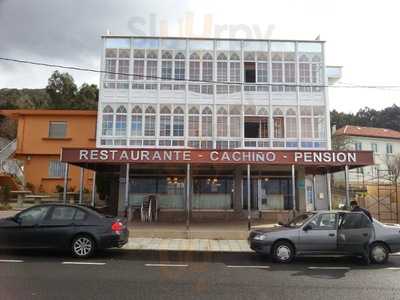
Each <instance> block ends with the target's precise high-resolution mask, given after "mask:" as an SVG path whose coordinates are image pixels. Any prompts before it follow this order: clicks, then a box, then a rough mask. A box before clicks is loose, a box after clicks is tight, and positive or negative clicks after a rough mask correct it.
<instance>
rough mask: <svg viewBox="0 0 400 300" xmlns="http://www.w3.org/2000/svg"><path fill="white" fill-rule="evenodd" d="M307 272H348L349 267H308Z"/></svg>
mask: <svg viewBox="0 0 400 300" xmlns="http://www.w3.org/2000/svg"><path fill="white" fill-rule="evenodd" d="M308 269H309V270H350V267H308Z"/></svg>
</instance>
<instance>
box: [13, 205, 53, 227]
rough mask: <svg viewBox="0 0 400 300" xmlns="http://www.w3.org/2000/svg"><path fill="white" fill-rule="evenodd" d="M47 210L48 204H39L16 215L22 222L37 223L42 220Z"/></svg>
mask: <svg viewBox="0 0 400 300" xmlns="http://www.w3.org/2000/svg"><path fill="white" fill-rule="evenodd" d="M48 211H49V207H48V206H39V207H34V208H31V209H29V210H27V211H24V212H22V213H20V214H18V215H17V219H18V220H19V222H20V223H23V224H27V223H29V224H37V223H38V222H40V221H42V220H43V219H44V218H45V217H46V215H47V213H48Z"/></svg>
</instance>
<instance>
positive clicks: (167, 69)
mask: <svg viewBox="0 0 400 300" xmlns="http://www.w3.org/2000/svg"><path fill="white" fill-rule="evenodd" d="M161 57H162V62H161V77H162V78H165V79H172V54H171V52H170V51H165V50H164V51H163V52H162V55H161Z"/></svg>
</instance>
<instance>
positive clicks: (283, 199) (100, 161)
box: [61, 148, 373, 227]
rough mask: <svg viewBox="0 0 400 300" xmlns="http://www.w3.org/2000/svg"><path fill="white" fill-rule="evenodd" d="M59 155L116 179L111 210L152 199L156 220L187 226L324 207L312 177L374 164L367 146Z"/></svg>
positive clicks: (123, 210) (127, 211)
mask: <svg viewBox="0 0 400 300" xmlns="http://www.w3.org/2000/svg"><path fill="white" fill-rule="evenodd" d="M61 160H62V161H63V162H66V163H69V164H74V165H79V166H81V167H83V168H89V169H92V170H95V171H96V172H98V173H103V174H105V173H106V174H110V181H111V180H113V179H112V178H115V179H114V183H113V184H112V183H111V182H110V185H111V186H114V187H116V188H114V190H113V191H114V192H113V194H112V195H110V198H111V202H112V203H113V204H114V206H115V213H116V214H119V215H127V216H129V217H132V216H133V213H134V212H135V210H138V209H142V210H143V203H145V202H146V201H147V200H146V199H149V197H150V196H152V197H154V198H151V199H156V200H155V202H154V203H153V204H152V205H153V209H155V211H154V213H155V214H157V220H158V221H160V222H165V221H170V222H174V221H176V222H180V221H181V222H185V224H186V226H187V227H189V225H190V222H193V221H210V220H225V221H226V220H230V221H232V220H247V221H248V224H249V225H250V224H251V221H252V220H253V219H254V218H266V219H270V220H271V221H277V219H278V217H282V216H285V215H286V216H287V214H288V213H289V212H292V211H305V210H309V209H316V208H318V207H317V205H316V203H317V199H319V198H321V199H324V201H326V202H327V203H328V205H327V207H330V206H329V203H330V199H329V193H326V194H327V196H326V197H321V195H318V194H317V191H318V189H317V187H316V182H317V181H316V177H317V176H321V175H325V174H328V173H331V172H335V171H338V170H342V169H346V170H348V169H349V168H353V167H360V166H365V165H369V164H373V156H372V152H367V151H358V152H357V151H350V152H346V151H344V152H343V151H342V152H335V151H297V150H292V151H284V150H276V151H273V150H203V149H142V148H139V149H132V148H127V149H125V148H123V149H119V148H110V149H102V148H93V149H76V148H65V149H63V151H62V157H61ZM310 176H311V177H310ZM310 179H311V184H309V182H310ZM115 181H117V182H115ZM326 183H327V184H328V180H326ZM309 185H311V187H312V191H311V194H310V193H309V192H308V186H309ZM320 194H322V192H321V193H320ZM309 196H310V197H309ZM309 200H311V206H310V205H308V204H309V203H308V201H309ZM151 201H154V200H151Z"/></svg>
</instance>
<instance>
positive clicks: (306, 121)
mask: <svg viewBox="0 0 400 300" xmlns="http://www.w3.org/2000/svg"><path fill="white" fill-rule="evenodd" d="M311 110H312V109H311V106H302V107H301V108H300V114H301V119H300V126H301V137H302V138H309V139H311V138H312V137H313V134H312V112H311Z"/></svg>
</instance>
